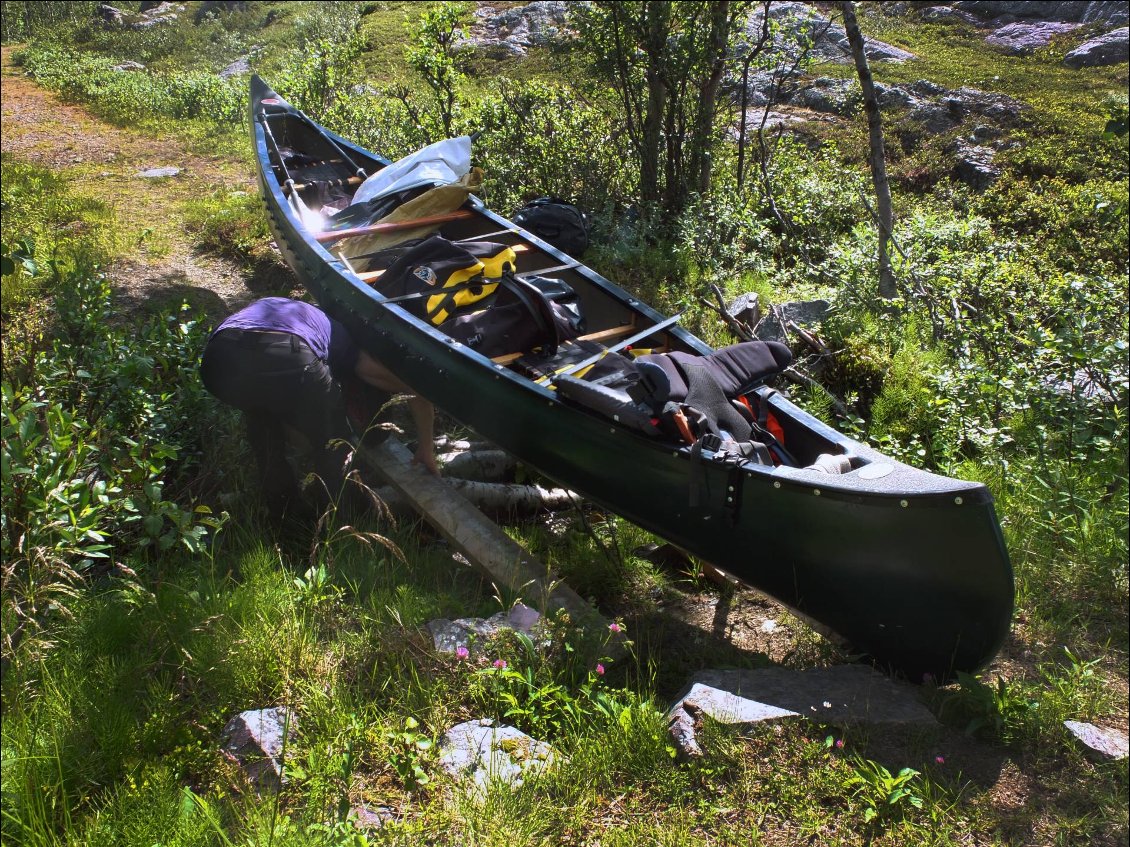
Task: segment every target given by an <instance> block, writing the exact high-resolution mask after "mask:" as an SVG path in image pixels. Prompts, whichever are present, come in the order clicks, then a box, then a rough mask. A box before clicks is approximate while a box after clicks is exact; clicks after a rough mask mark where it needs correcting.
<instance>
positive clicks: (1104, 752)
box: [1063, 721, 1130, 761]
mask: <svg viewBox="0 0 1130 847" xmlns="http://www.w3.org/2000/svg"><path fill="white" fill-rule="evenodd" d="M1063 725H1064V726H1065V727H1067V729H1068V731H1069V732H1070V733H1071V734H1072V735H1074V736H1075V737H1076V738H1077V739H1079V741H1080V742H1081V743H1082V744H1083V745H1084V746H1086V747H1087V749H1088V750H1091V751H1092V752H1094V753H1096V754H1098V756H1099V757H1100V758H1104V759H1114V760H1116V761H1117V760H1119V759H1125V758H1126V757H1127V756H1130V738H1128V737H1127V736H1126V733H1124V732H1119V731H1118V730H1116V729H1105V728H1103V727H1098V726H1095V725H1094V724H1089V723H1083V722H1081V721H1064V722H1063Z"/></svg>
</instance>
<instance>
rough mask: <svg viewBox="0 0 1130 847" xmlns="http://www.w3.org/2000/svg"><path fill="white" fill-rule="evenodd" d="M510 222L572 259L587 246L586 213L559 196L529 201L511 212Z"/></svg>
mask: <svg viewBox="0 0 1130 847" xmlns="http://www.w3.org/2000/svg"><path fill="white" fill-rule="evenodd" d="M514 223H516V224H518V226H520V227H522V228H523V229H525V230H528V231H529V232H532V233H533V234H534V235H536V236H537V237H538V238H540V239H542V240H543V241H547V242H549V244H551V245H552V246H553V247H556V248H557V249H558V250H560V251H561V252H562V253H568V254H569V255H570V256H573V257H574V258H580V256H581V255H582V254H583V253H584V252H585V250H587V249H588V246H589V219H588V216H587V215H586V214H585V213H584V212H582V211H581V210H580V209H578V208H577V207H576V206H574V205H572V204H571V203H567V202H566V201H564V200H562V199H561V198H560V197H539V198H537V199H536V200H531V201H530V202H529V203H527V204H526V205H525V206H523V207H522V208H521V209H519V210H518V212H517V213H516V214H515V215H514Z"/></svg>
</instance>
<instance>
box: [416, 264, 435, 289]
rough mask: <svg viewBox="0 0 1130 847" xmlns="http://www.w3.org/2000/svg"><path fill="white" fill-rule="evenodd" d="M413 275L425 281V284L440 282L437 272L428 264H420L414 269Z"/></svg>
mask: <svg viewBox="0 0 1130 847" xmlns="http://www.w3.org/2000/svg"><path fill="white" fill-rule="evenodd" d="M412 276H414V277H416V279H418V280H420V281H421V282H423V283H424V284H425V285H435V284H436V283H437V282H439V278H438V277H437V276H436V272H435V271H433V270H432V269H431V268H430V267H428V266H427V265H420V266H419V267H417V268H414V269H413V270H412Z"/></svg>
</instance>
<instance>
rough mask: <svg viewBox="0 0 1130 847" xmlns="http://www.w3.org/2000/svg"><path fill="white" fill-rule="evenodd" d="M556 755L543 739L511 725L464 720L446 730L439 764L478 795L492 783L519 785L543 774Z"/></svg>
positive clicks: (483, 794) (483, 793)
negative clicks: (531, 735) (463, 781)
mask: <svg viewBox="0 0 1130 847" xmlns="http://www.w3.org/2000/svg"><path fill="white" fill-rule="evenodd" d="M556 757H557V754H556V752H555V751H554V749H553V748H552V747H550V746H549V745H548V744H546V743H545V742H544V741H538V740H537V739H535V738H531V737H530V736H528V735H526V733H524V732H522V731H520V730H518V729H515V728H514V727H512V726H506V725H499V726H495V724H494V721H492V720H490V719H488V718H484V719H482V720H471V721H465V722H463V723H461V724H457V725H456V726H453V727H452V728H451V729H449V730H448V731H447V732H446V733H444V736H443V741H441V742H440V753H439V763H440V766H441V767H442V768H443V769H444V770H445V771H447V773H449V774H451V776H453V777H455V778H456V779H461V780H466V781H467V782H468V784H469V786H470V788H471V792H472V794H473V795H475V796H476V797H478V798H482V797H483V796H485V794H486V791H487V789H488V788H489V787H490V786H491V785H492V784H503V785H509V786H512V787H515V788H516V787H518V786H520V785H521V784H522V783H523V782H524V781H525V780H526V779H527V778H529V777H531V776H537V775H538V774H541V773H544V772H545V770H546V769H547V768H549V767H550V766H552V765H553V763H554V761H555V759H556Z"/></svg>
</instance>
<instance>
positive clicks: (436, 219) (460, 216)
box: [314, 209, 475, 244]
mask: <svg viewBox="0 0 1130 847" xmlns="http://www.w3.org/2000/svg"><path fill="white" fill-rule="evenodd" d="M473 217H475V213H474V212H472V211H471V210H470V209H456V210H455V211H454V212H448V213H447V214H445V215H432V216H431V217H428V218H416V219H414V220H410V221H390V222H389V223H384V224H382V223H376V224H370V225H369V226H357V227H353V228H352V229H338V230H327V231H326V232H319V233H316V234H315V235H314V239H315V240H316V241H317V242H318V243H320V244H325V243H327V242H329V241H337V240H338V239H340V238H354V237H355V236H358V235H373V234H375V233H378V232H396V231H398V230H402V229H414V228H416V227H418V226H432V225H433V224H445V223H447V222H449V221H462V220H466V219H467V218H473Z"/></svg>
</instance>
